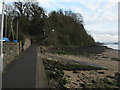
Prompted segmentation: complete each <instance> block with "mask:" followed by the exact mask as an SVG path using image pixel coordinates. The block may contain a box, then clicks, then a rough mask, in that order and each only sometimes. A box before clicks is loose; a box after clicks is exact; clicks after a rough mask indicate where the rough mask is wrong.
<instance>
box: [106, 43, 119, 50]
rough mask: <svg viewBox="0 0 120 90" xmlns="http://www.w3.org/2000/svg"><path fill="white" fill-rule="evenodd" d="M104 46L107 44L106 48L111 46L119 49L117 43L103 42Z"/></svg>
mask: <svg viewBox="0 0 120 90" xmlns="http://www.w3.org/2000/svg"><path fill="white" fill-rule="evenodd" d="M104 46H107V47H108V48H112V49H115V50H120V48H119V46H118V43H105V44H104Z"/></svg>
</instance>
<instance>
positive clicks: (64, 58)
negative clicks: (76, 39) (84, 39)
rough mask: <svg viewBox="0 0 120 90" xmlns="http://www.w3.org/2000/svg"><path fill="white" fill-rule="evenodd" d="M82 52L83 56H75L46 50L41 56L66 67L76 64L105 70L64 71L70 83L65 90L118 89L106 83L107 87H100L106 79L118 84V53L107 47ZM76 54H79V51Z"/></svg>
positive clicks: (92, 48)
mask: <svg viewBox="0 0 120 90" xmlns="http://www.w3.org/2000/svg"><path fill="white" fill-rule="evenodd" d="M88 49H89V50H88ZM95 49H96V50H95ZM82 50H83V49H81V52H82V54H76V53H75V55H73V54H72V55H70V54H67V53H65V52H64V54H60V53H58V51H59V50H58V51H57V53H55V52H54V53H53V52H52V50H48V51H47V50H46V51H45V52H44V53H43V54H42V55H41V56H42V58H46V59H48V60H51V61H56V62H60V63H62V64H65V65H68V64H71V63H74V62H75V63H79V64H82V65H88V66H93V67H100V68H104V69H102V70H75V71H74V70H63V72H64V78H66V80H67V81H68V83H66V84H65V85H63V86H64V87H65V88H84V87H88V88H89V87H92V88H93V87H94V88H95V87H105V85H108V86H106V87H118V86H116V85H113V86H109V84H106V83H104V84H105V85H104V84H102V85H101V86H99V84H101V82H102V83H103V82H104V79H105V81H106V80H107V81H108V83H109V82H110V83H113V82H114V83H116V84H117V80H116V79H115V78H116V77H117V76H116V73H118V62H119V61H120V60H119V59H118V52H117V51H116V50H113V49H110V48H107V47H105V46H98V47H97V46H96V47H89V48H87V49H86V48H85V49H84V50H83V51H84V52H83V51H82ZM54 51H55V49H54ZM85 51H87V52H85ZM92 51H94V52H92ZM95 51H96V52H95ZM73 52H74V50H73ZM75 52H77V50H76V51H75ZM81 52H80V53H81ZM86 53H87V54H86ZM95 83H97V84H98V86H96V85H95Z"/></svg>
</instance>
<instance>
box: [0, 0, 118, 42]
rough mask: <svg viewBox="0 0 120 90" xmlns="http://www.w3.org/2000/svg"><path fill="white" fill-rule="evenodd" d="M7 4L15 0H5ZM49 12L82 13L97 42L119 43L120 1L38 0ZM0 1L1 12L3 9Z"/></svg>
mask: <svg viewBox="0 0 120 90" xmlns="http://www.w3.org/2000/svg"><path fill="white" fill-rule="evenodd" d="M4 1H5V2H6V3H8V2H11V1H15V0H4ZM29 1H30V0H29ZM36 1H38V2H39V4H40V6H42V7H43V8H44V9H45V10H47V11H48V12H50V11H52V10H58V9H63V10H72V11H73V12H75V13H81V14H82V16H83V18H84V23H85V28H86V30H87V32H88V33H90V34H91V35H92V36H93V38H94V39H95V40H96V41H99V42H118V1H119V0H89V1H88V0H36ZM1 2H2V0H0V12H1V11H2V10H1V9H2V8H1Z"/></svg>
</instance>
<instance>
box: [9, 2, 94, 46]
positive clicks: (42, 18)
mask: <svg viewBox="0 0 120 90" xmlns="http://www.w3.org/2000/svg"><path fill="white" fill-rule="evenodd" d="M13 5H14V8H15V10H13V11H11V12H10V13H9V15H10V16H11V17H12V18H13V24H14V32H16V23H17V22H19V39H20V38H21V37H22V36H23V35H25V34H27V35H29V36H31V38H33V39H35V41H37V43H42V44H44V45H52V46H81V47H84V46H88V45H90V44H93V43H94V39H93V38H92V37H91V36H90V35H89V34H88V33H87V32H86V30H85V28H84V21H83V17H82V15H81V14H79V13H73V12H72V11H62V10H59V11H52V12H51V13H49V14H48V15H45V10H44V9H43V8H42V7H40V6H39V5H38V3H34V2H14V3H13Z"/></svg>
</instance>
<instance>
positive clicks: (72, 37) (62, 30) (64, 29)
mask: <svg viewBox="0 0 120 90" xmlns="http://www.w3.org/2000/svg"><path fill="white" fill-rule="evenodd" d="M53 29H54V31H53ZM45 32H46V39H45V41H46V44H49V45H54V46H65V45H67V46H82V47H84V46H87V45H90V44H93V43H94V39H93V38H92V37H91V36H90V35H88V33H87V32H86V30H85V28H84V26H83V18H82V16H81V14H75V13H73V12H72V11H65V12H63V11H62V10H60V11H58V12H56V11H53V12H51V13H50V14H49V16H48V18H47V22H46V27H45Z"/></svg>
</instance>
